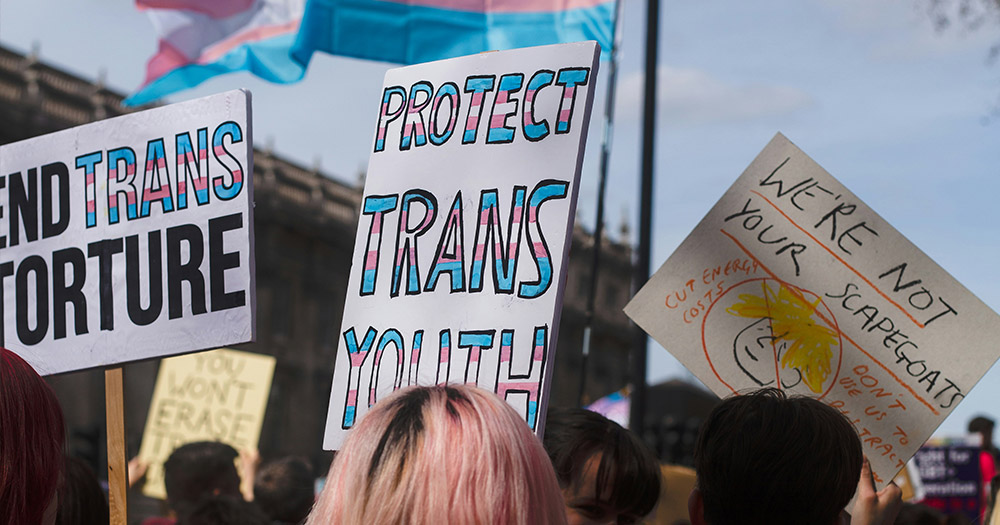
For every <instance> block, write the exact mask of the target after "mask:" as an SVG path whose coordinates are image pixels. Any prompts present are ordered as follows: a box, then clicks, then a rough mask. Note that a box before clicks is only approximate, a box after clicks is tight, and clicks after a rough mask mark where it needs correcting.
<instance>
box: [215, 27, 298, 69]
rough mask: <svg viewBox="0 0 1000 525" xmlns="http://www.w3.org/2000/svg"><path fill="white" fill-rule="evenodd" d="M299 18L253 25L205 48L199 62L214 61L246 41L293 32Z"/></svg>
mask: <svg viewBox="0 0 1000 525" xmlns="http://www.w3.org/2000/svg"><path fill="white" fill-rule="evenodd" d="M299 22H300V20H292V21H290V22H285V23H284V24H278V25H273V26H261V27H255V28H253V29H250V30H248V31H244V32H242V33H237V34H235V35H233V36H231V37H229V38H227V39H225V40H222V41H220V42H219V43H217V44H215V45H212V46H210V47H207V48H205V51H204V52H203V53H202V54H201V56H200V57H198V63H199V64H208V63H210V62H215V61H216V60H218V59H219V58H220V57H222V55H225V54H226V53H228V52H230V51H232V50H233V49H234V48H236V47H238V46H240V45H242V44H246V43H247V42H258V41H260V40H265V39H268V38H272V37H276V36H279V35H283V34H286V33H294V32H296V31H298V30H299Z"/></svg>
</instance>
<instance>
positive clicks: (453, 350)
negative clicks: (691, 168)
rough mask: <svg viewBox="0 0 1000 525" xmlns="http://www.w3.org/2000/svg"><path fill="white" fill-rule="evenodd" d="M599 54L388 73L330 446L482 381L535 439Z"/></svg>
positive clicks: (505, 55)
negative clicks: (392, 404) (384, 417)
mask: <svg viewBox="0 0 1000 525" xmlns="http://www.w3.org/2000/svg"><path fill="white" fill-rule="evenodd" d="M598 52H599V51H598V47H597V45H596V43H594V42H581V43H574V44H563V45H555V46H543V47H537V48H529V49H519V50H513V51H505V52H497V53H484V54H480V55H474V56H468V57H461V58H456V59H452V60H444V61H440V62H432V63H428V64H421V65H416V66H410V67H403V68H399V69H393V70H390V71H389V72H388V73H386V76H385V85H384V89H383V91H382V93H383V95H382V103H381V106H380V108H379V111H378V112H377V115H378V120H377V129H376V133H375V137H374V141H373V146H372V150H373V151H372V155H371V160H370V162H369V166H368V174H367V179H366V183H365V191H364V199H363V202H362V206H361V217H360V221H359V224H358V233H357V238H356V241H355V246H354V264H353V268H352V269H351V276H350V284H349V286H348V293H347V300H346V304H345V307H344V319H343V326H342V329H343V330H344V331H343V333H342V337H341V339H340V344H339V345H338V349H337V360H336V368H335V372H334V381H333V389H332V392H331V396H330V410H329V415H328V419H327V427H326V435H325V440H324V443H325V445H324V446H325V447H326V448H339V447H340V444H341V442H342V441H343V439H344V437H345V434H346V433H347V431H348V430H349V429H350V428H351V427H353V426H354V424H355V422H356V421H357V420H358V418H360V417H361V416H362V415H363V414H364V413H365V412H367V410H368V408H369V407H370V406H372V405H373V404H374V403H375V402H377V401H378V400H379V399H382V398H383V397H385V396H386V395H388V394H389V393H390V392H392V391H393V390H395V389H398V388H400V387H402V386H404V385H409V384H422V385H432V384H437V383H445V382H450V383H476V384H478V385H479V386H481V387H483V388H486V389H489V390H492V391H495V392H497V394H499V395H500V396H501V397H504V398H506V399H507V401H508V402H509V403H510V404H511V405H512V406H514V407H515V408H516V409H517V410H519V411H520V412H521V413H522V414H524V417H525V420H526V421H527V422H528V424H529V425H531V426H532V428H535V429H536V430H538V429H539V427H540V426H541V422H540V421H539V417H538V414H539V413H540V412H541V413H544V411H545V405H546V403H547V392H548V378H549V377H550V374H551V369H552V364H553V360H552V358H553V353H554V350H555V341H556V337H557V333H556V331H557V327H558V321H559V312H560V305H561V302H562V292H563V284H564V281H565V271H566V268H565V262H566V256H567V252H568V250H569V244H570V233H571V227H570V226H571V223H572V220H573V216H574V213H575V208H576V195H577V187H578V180H579V175H580V168H581V164H582V161H583V148H584V143H585V140H586V134H587V125H588V122H589V117H590V109H591V103H592V100H593V88H594V85H595V83H596V74H597V64H598V62H597V57H598Z"/></svg>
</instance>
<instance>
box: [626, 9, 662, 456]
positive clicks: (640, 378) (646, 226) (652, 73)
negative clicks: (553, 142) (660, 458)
mask: <svg viewBox="0 0 1000 525" xmlns="http://www.w3.org/2000/svg"><path fill="white" fill-rule="evenodd" d="M659 26H660V3H659V0H646V79H645V80H646V82H645V90H644V92H643V112H642V177H641V183H640V190H639V239H638V247H637V251H636V252H637V253H636V264H635V277H634V279H633V283H632V291H633V295H634V293H635V292H638V291H639V287H641V286H642V285H643V284H645V283H646V280H647V279H649V273H650V271H649V269H650V265H649V258H650V252H651V246H652V223H653V171H654V170H653V167H654V166H653V149H654V147H655V146H656V141H655V140H654V137H655V131H656V63H657V56H656V55H657V50H658V49H657V45H658V42H659V31H660V29H659ZM633 337H634V338H635V339H634V340H633V346H632V363H631V365H632V367H631V368H632V395H631V397H630V404H631V406H630V407H629V428H630V429H632V431H633V432H635V433H636V434H638V435H639V436H640V437H642V435H643V433H644V431H645V416H646V350H647V345H648V341H649V339H648V338H647V337H646V334H645V332H643V331H642V329H640V328H639V327H638V325H634V326H633Z"/></svg>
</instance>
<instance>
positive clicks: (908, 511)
mask: <svg viewBox="0 0 1000 525" xmlns="http://www.w3.org/2000/svg"><path fill="white" fill-rule="evenodd" d="M944 520H945V517H944V514H943V513H942V512H941V511H939V510H937V509H933V508H931V507H928V506H927V505H922V504H920V503H903V506H902V507H901V508H900V509H899V514H897V515H896V521H895V522H893V525H944Z"/></svg>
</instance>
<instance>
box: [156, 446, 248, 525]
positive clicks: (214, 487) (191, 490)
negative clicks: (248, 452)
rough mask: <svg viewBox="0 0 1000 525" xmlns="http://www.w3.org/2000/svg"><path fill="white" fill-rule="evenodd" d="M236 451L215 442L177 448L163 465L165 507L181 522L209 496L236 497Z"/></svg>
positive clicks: (238, 476)
mask: <svg viewBox="0 0 1000 525" xmlns="http://www.w3.org/2000/svg"><path fill="white" fill-rule="evenodd" d="M237 456H239V453H237V452H236V449H234V448H233V447H231V446H229V445H227V444H225V443H219V442H215V441H198V442H195V443H188V444H186V445H182V446H180V447H178V448H177V449H176V450H174V451H173V452H171V453H170V457H168V458H167V461H166V462H164V463H163V484H164V485H165V487H166V489H167V504H168V505H170V508H172V509H174V512H176V513H177V516H178V517H179V518H181V519H183V518H184V517H186V516H187V515H188V514H189V513H190V512H191V511H192V510H193V509H194V507H196V506H197V505H199V504H200V503H201V502H202V500H205V499H207V498H210V497H212V496H234V497H239V496H240V475H239V474H238V473H237V472H236V463H235V460H236V457H237Z"/></svg>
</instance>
